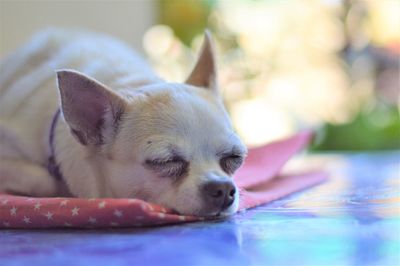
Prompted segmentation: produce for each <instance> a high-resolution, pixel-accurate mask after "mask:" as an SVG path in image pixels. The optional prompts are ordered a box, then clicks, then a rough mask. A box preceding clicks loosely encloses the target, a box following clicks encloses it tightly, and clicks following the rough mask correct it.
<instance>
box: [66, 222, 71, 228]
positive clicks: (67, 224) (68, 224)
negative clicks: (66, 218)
mask: <svg viewBox="0 0 400 266" xmlns="http://www.w3.org/2000/svg"><path fill="white" fill-rule="evenodd" d="M64 225H65V226H68V227H70V226H72V224H70V223H67V222H65V223H64Z"/></svg>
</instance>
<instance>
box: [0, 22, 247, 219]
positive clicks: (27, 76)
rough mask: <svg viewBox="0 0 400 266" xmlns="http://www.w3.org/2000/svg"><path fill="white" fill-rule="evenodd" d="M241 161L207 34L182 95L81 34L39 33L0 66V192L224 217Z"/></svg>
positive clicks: (120, 50) (119, 47)
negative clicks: (124, 202) (115, 201)
mask: <svg viewBox="0 0 400 266" xmlns="http://www.w3.org/2000/svg"><path fill="white" fill-rule="evenodd" d="M245 155H246V147H245V146H244V144H243V143H242V141H241V140H240V139H239V137H238V136H237V135H236V134H235V132H234V130H233V127H232V124H231V121H230V119H229V117H228V114H227V112H226V110H225V107H224V105H223V101H222V98H221V96H220V93H219V90H218V84H217V73H216V64H215V59H214V50H213V43H212V39H211V37H210V34H209V33H207V32H206V34H205V38H204V43H203V47H202V50H201V52H200V55H199V58H198V60H197V62H196V64H195V66H194V69H193V71H192V72H191V74H190V75H189V77H188V78H187V80H186V81H185V82H184V83H169V82H166V81H164V80H162V79H160V78H159V77H157V76H156V74H154V72H153V71H152V70H151V69H150V67H149V66H148V65H147V64H146V63H145V62H144V61H143V60H142V59H141V58H140V57H139V56H138V55H137V54H136V53H135V52H134V51H132V50H131V49H129V48H128V47H127V46H125V45H124V44H122V43H121V42H119V41H117V40H115V39H112V38H110V37H108V36H104V35H101V34H95V33H88V32H71V31H63V30H48V31H45V32H41V33H39V34H37V35H36V36H34V37H33V39H32V40H31V41H29V42H28V43H27V44H26V45H25V46H23V47H21V48H20V49H18V50H16V51H15V52H14V53H13V54H11V55H9V56H8V57H6V58H5V59H4V60H2V61H1V72H0V191H2V192H6V193H13V194H20V195H29V196H37V197H45V196H72V197H84V198H94V197H109V198H139V199H142V200H146V201H149V202H152V203H156V204H160V205H163V206H165V207H169V208H172V209H174V210H176V211H177V212H179V213H181V214H191V215H202V216H215V215H229V214H232V213H234V212H235V211H236V210H237V208H238V201H239V192H238V189H237V187H236V186H235V184H234V182H233V180H232V175H233V174H234V172H235V171H236V170H237V169H238V168H239V167H240V165H241V164H242V162H243V159H244V157H245Z"/></svg>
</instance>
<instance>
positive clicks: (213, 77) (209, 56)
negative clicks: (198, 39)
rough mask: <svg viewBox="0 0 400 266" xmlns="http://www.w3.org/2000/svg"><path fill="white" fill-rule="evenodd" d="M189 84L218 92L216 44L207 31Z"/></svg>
mask: <svg viewBox="0 0 400 266" xmlns="http://www.w3.org/2000/svg"><path fill="white" fill-rule="evenodd" d="M186 83H187V84H190V85H194V86H197V87H203V88H207V89H209V90H213V91H216V90H217V69H216V63H215V58H214V44H213V40H212V37H211V34H210V32H209V31H208V30H206V32H205V34H204V42H203V46H202V49H201V52H200V55H199V58H198V59H197V62H196V65H195V66H194V69H193V70H192V73H191V74H190V75H189V77H188V78H187V80H186Z"/></svg>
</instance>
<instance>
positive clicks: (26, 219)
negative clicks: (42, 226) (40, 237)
mask: <svg viewBox="0 0 400 266" xmlns="http://www.w3.org/2000/svg"><path fill="white" fill-rule="evenodd" d="M22 220H23V221H24V223H26V224H30V223H32V222H31V218H29V217H26V216H24V219H22Z"/></svg>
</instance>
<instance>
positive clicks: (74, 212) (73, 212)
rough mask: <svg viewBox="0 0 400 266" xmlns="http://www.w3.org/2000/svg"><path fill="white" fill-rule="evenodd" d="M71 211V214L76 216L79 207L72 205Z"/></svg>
mask: <svg viewBox="0 0 400 266" xmlns="http://www.w3.org/2000/svg"><path fill="white" fill-rule="evenodd" d="M71 212H72V216H77V215H78V214H79V213H78V212H79V208H78V207H76V206H75V207H74V208H73V209H72V210H71Z"/></svg>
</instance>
